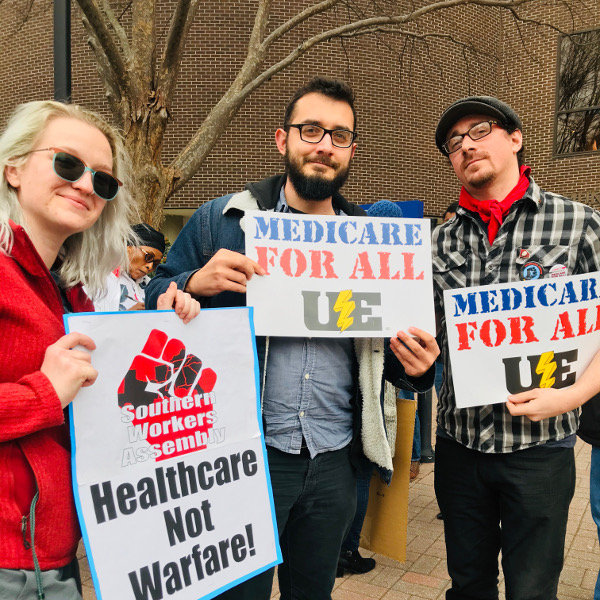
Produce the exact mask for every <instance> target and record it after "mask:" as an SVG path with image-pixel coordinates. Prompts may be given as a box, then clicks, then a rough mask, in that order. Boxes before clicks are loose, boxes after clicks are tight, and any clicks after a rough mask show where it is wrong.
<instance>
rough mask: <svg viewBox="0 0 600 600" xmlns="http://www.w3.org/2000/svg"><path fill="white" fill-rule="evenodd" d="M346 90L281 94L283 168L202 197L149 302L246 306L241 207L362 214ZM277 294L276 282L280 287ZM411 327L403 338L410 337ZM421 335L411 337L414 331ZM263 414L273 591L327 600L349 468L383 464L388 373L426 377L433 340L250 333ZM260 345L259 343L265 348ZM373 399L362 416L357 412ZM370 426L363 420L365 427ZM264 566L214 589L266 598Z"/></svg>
mask: <svg viewBox="0 0 600 600" xmlns="http://www.w3.org/2000/svg"><path fill="white" fill-rule="evenodd" d="M355 129H356V113H355V109H354V93H353V91H352V89H351V88H350V87H349V86H348V85H347V84H345V83H343V82H341V81H337V80H332V79H327V78H324V77H317V78H315V79H313V80H311V81H310V82H308V83H307V84H306V85H305V86H303V87H302V88H300V89H299V90H298V91H297V92H296V93H295V95H294V97H293V98H292V100H291V101H290V102H289V104H288V106H287V108H286V111H285V114H284V118H283V123H282V126H281V127H280V128H278V129H277V130H276V132H275V142H276V144H277V149H278V151H279V152H280V154H281V155H282V157H283V159H284V163H285V174H283V175H281V174H280V175H275V176H272V177H268V178H266V179H263V180H262V181H260V182H256V183H249V184H247V186H246V189H245V190H244V191H242V192H239V193H237V194H229V195H227V196H223V197H221V198H217V199H215V200H212V201H211V202H207V203H206V204H203V205H202V206H201V207H200V208H199V209H198V210H197V211H196V213H195V214H194V215H193V216H192V218H191V219H190V220H189V221H188V222H187V223H186V225H185V227H184V228H183V230H182V231H181V233H180V234H179V236H178V237H177V240H176V241H175V243H174V244H173V246H172V247H171V250H170V251H169V255H168V257H167V261H166V263H165V264H161V265H160V266H159V268H158V269H157V272H156V275H155V276H154V277H153V278H152V281H151V282H150V284H149V285H148V288H147V289H146V306H147V307H149V308H152V307H153V306H154V302H155V298H156V296H157V295H158V294H159V293H161V292H163V291H164V290H165V289H166V287H167V286H168V285H169V284H171V283H172V282H176V283H177V285H178V287H179V288H180V289H185V290H187V291H189V292H191V293H192V294H193V295H194V296H196V297H197V298H199V299H200V300H201V302H202V305H203V306H207V307H209V306H210V307H218V306H219V307H222V306H243V305H245V302H246V296H245V292H246V284H247V282H248V280H249V279H250V278H251V277H254V276H264V271H263V269H262V268H261V266H260V265H259V264H258V263H256V262H255V261H253V260H251V259H250V258H248V257H247V256H245V255H244V254H243V253H244V248H245V235H244V230H243V226H242V221H241V220H242V219H243V217H244V212H245V211H246V210H257V209H259V210H263V211H274V212H281V213H305V214H311V215H318V214H319V215H330V216H334V217H335V216H344V215H347V216H356V217H360V216H364V214H365V213H364V211H363V209H362V208H360V207H359V206H357V205H356V204H353V203H351V202H349V201H348V200H346V198H344V197H343V196H342V195H341V194H340V192H339V190H340V189H341V187H342V186H343V184H344V182H345V181H346V179H347V177H348V175H349V173H350V165H351V162H352V157H353V156H354V153H355V151H356V136H357V134H356V130H355ZM281 294H282V298H284V297H285V290H281ZM411 334H412V335H411ZM413 335H414V336H418V338H419V341H417V340H416V339H414V338H413V337H412V336H413ZM256 346H257V354H258V362H259V368H260V376H261V381H262V382H263V383H264V385H262V417H263V423H264V432H265V443H266V447H267V457H268V463H269V472H270V476H271V483H272V489H273V498H274V503H275V513H276V519H277V527H278V533H279V540H280V544H281V551H282V555H283V563H282V564H280V565H279V566H278V569H277V573H278V578H279V591H280V593H281V599H282V600H289V599H291V598H294V599H297V598H306V599H310V600H329V599H330V598H331V590H332V589H333V586H334V583H335V576H336V571H337V563H338V558H339V554H340V548H341V545H342V541H343V539H344V537H345V535H346V532H347V531H348V528H349V527H350V523H351V522H352V519H353V518H354V514H355V511H356V469H358V470H360V471H361V472H362V471H363V470H364V469H365V468H366V467H367V465H369V464H370V459H372V461H373V462H378V461H379V462H378V464H381V465H382V467H384V468H386V469H387V470H389V471H390V473H389V475H390V476H391V468H392V464H391V456H390V454H391V452H390V447H389V443H388V440H387V437H386V435H385V428H384V426H383V423H382V420H383V415H382V411H381V406H380V388H381V381H382V375H383V372H384V367H385V369H386V378H387V379H388V380H390V381H392V382H394V383H395V382H396V381H398V380H402V381H405V382H406V383H404V384H403V385H405V386H408V387H409V388H412V389H415V390H421V389H429V388H430V387H431V385H433V370H432V366H433V362H434V360H435V358H436V356H437V354H438V348H437V344H436V343H435V338H434V337H433V336H432V335H430V334H428V333H426V332H424V331H422V330H420V329H417V328H412V327H411V328H409V331H408V332H404V331H399V332H397V335H396V336H394V337H393V338H392V339H391V340H390V343H389V348H388V352H385V353H384V341H383V338H357V339H356V340H352V339H350V338H340V337H335V338H325V337H304V338H302V337H300V338H297V337H296V338H292V337H276V336H271V337H269V338H265V337H258V338H257V339H256ZM267 348H268V352H267ZM366 406H367V407H371V409H372V414H371V421H368V420H366V419H364V418H363V411H364V410H365V407H366ZM369 427H371V429H368V428H369ZM272 582H273V569H269V570H268V571H266V572H264V573H261V574H259V575H257V576H255V577H253V578H252V579H249V580H248V581H245V582H243V583H241V584H239V585H237V586H235V587H233V588H231V589H230V590H228V591H226V592H224V593H223V594H221V595H220V596H219V598H222V599H225V598H227V599H228V600H229V599H232V598H235V599H242V598H243V599H246V600H267V599H268V598H270V597H271V590H272Z"/></svg>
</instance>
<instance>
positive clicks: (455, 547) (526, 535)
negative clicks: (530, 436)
mask: <svg viewBox="0 0 600 600" xmlns="http://www.w3.org/2000/svg"><path fill="white" fill-rule="evenodd" d="M574 491H575V456H574V452H573V449H572V448H552V447H545V446H537V447H534V448H529V449H526V450H521V451H519V452H512V453H508V454H483V453H481V452H477V451H475V450H469V449H468V448H466V447H464V446H462V445H461V444H459V443H457V442H454V441H451V440H447V439H444V438H440V437H438V438H437V444H436V448H435V493H436V496H437V500H438V504H439V506H440V509H441V511H442V514H443V515H444V533H445V537H446V553H447V561H448V573H449V574H450V577H451V578H452V588H451V589H450V590H448V592H446V598H447V599H448V600H496V599H497V598H498V554H499V552H500V551H501V552H502V569H503V572H504V578H505V587H506V598H507V600H555V598H556V590H557V587H558V578H559V575H560V572H561V570H562V566H563V555H564V545H565V532H566V528H567V518H568V514H569V504H570V502H571V498H572V497H573V493H574Z"/></svg>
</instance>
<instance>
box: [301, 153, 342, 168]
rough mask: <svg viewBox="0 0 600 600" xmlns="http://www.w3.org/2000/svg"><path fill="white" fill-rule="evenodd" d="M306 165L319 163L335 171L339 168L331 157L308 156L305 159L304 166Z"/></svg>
mask: <svg viewBox="0 0 600 600" xmlns="http://www.w3.org/2000/svg"><path fill="white" fill-rule="evenodd" d="M306 163H319V164H321V165H325V166H326V167H332V168H334V169H335V168H337V167H338V166H339V165H338V163H337V162H336V161H335V160H333V159H332V158H331V157H329V156H314V157H310V156H308V157H306V158H305V159H304V164H306Z"/></svg>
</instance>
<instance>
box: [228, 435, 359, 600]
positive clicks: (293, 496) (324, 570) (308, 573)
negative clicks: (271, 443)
mask: <svg viewBox="0 0 600 600" xmlns="http://www.w3.org/2000/svg"><path fill="white" fill-rule="evenodd" d="M267 456H268V461H269V472H270V474H271V483H272V486H273V498H274V500H275V514H276V517H277V528H278V530H279V542H280V544H281V553H282V555H283V563H282V564H280V565H279V567H278V570H277V574H278V577H279V591H280V593H281V600H330V598H331V590H332V589H333V585H334V583H335V573H336V569H337V561H338V557H339V554H340V548H341V545H342V540H343V539H344V537H345V536H346V533H347V531H348V529H349V527H350V523H351V522H352V519H353V517H354V513H355V511H356V475H355V471H354V468H353V467H352V465H351V464H350V447H349V446H348V447H346V448H343V449H342V450H336V451H334V452H324V453H323V454H318V455H317V456H315V458H314V459H311V458H309V457H308V456H306V455H303V454H302V455H299V454H287V453H286V452H280V451H279V450H275V449H274V448H270V447H268V446H267ZM273 572H274V569H269V570H268V571H265V572H264V573H261V574H260V575H257V576H256V577H253V578H252V579H249V580H248V581H245V582H244V583H241V584H240V585H237V586H236V587H234V588H232V589H231V590H228V591H227V592H225V593H223V594H221V595H219V596H218V597H217V598H218V600H268V599H269V598H270V597H271V588H272V585H273Z"/></svg>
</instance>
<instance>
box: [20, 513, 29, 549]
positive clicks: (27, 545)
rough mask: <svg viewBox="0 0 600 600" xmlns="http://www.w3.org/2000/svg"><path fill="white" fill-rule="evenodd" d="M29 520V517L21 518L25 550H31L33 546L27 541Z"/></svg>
mask: <svg viewBox="0 0 600 600" xmlns="http://www.w3.org/2000/svg"><path fill="white" fill-rule="evenodd" d="M28 520H29V515H23V516H22V517H21V533H22V534H23V546H25V550H29V549H31V544H30V543H29V542H28V541H27V521H28Z"/></svg>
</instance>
